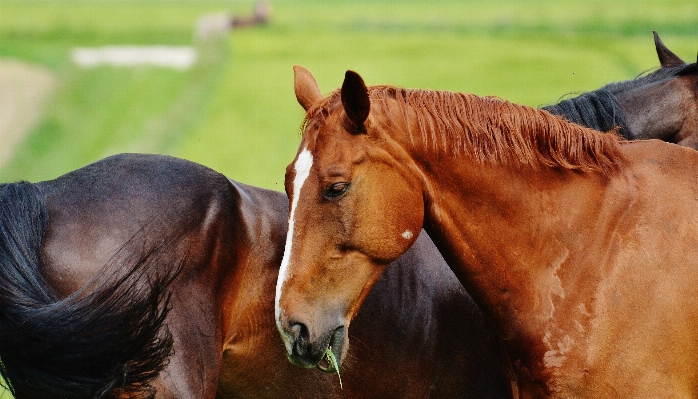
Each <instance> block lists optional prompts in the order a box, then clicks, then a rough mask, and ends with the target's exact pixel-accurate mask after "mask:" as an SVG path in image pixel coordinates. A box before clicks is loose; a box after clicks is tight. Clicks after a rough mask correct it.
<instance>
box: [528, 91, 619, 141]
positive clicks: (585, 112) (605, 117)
mask: <svg viewBox="0 0 698 399" xmlns="http://www.w3.org/2000/svg"><path fill="white" fill-rule="evenodd" d="M542 109H544V110H546V111H548V112H550V113H551V114H554V115H558V116H562V117H564V118H565V119H566V120H568V121H570V122H573V123H576V124H579V125H582V126H586V127H590V128H592V129H595V130H598V131H601V132H608V131H610V130H613V129H616V128H618V130H617V132H618V134H620V135H622V136H623V137H625V138H626V139H631V138H632V136H631V133H630V127H628V125H627V123H626V121H625V114H624V113H623V108H621V106H620V103H619V102H618V100H617V99H616V97H615V96H614V95H613V94H612V93H611V91H609V90H606V89H600V90H596V91H590V92H588V93H584V94H582V95H580V96H578V97H574V98H570V99H567V100H564V101H561V102H559V103H558V104H555V105H549V106H547V107H543V108H542Z"/></svg>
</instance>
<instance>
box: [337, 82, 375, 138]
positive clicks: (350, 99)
mask: <svg viewBox="0 0 698 399" xmlns="http://www.w3.org/2000/svg"><path fill="white" fill-rule="evenodd" d="M341 97H342V106H343V107H344V112H346V113H347V118H348V119H349V122H350V126H349V127H350V129H351V131H352V132H353V133H365V132H366V128H365V127H364V122H365V121H366V118H368V113H369V112H370V111H371V102H370V101H369V99H368V89H367V88H366V84H365V83H364V80H363V79H361V76H359V74H358V73H356V72H354V71H347V73H346V74H345V75H344V83H342V89H341Z"/></svg>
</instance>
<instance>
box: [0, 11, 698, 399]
mask: <svg viewBox="0 0 698 399" xmlns="http://www.w3.org/2000/svg"><path fill="white" fill-rule="evenodd" d="M252 6H253V2H252V1H213V0H212V1H193V0H187V1H179V2H175V1H164V0H163V1H156V0H143V1H135V0H126V1H118V2H115V1H49V0H43V1H32V2H27V1H24V0H17V1H8V0H0V57H5V58H14V59H19V60H22V61H25V62H30V63H35V64H40V65H43V66H46V67H49V68H51V69H52V70H53V71H54V72H55V73H56V74H57V76H58V79H59V84H58V88H57V89H56V90H55V92H54V93H53V96H52V98H51V101H50V103H49V104H48V105H47V107H46V110H45V114H44V115H43V117H42V118H41V121H40V122H39V123H38V125H37V126H36V127H35V128H34V129H33V130H32V131H31V132H30V134H29V135H28V136H27V138H26V140H25V141H24V142H23V143H22V144H21V145H20V146H19V147H18V148H17V150H16V152H15V154H14V157H13V158H12V159H11V160H10V162H9V163H7V164H6V165H5V166H4V167H3V168H2V169H1V170H0V181H10V180H16V179H27V180H31V181H36V180H43V179H50V178H54V177H56V176H58V175H60V174H62V173H65V172H68V171H70V170H73V169H75V168H78V167H80V166H83V165H85V164H87V163H90V162H93V161H95V160H98V159H100V158H103V157H105V156H107V155H110V154H114V153H118V152H126V151H131V152H156V153H166V154H171V155H175V156H179V157H183V158H187V159H190V160H193V161H196V162H199V163H202V164H205V165H208V166H211V167H213V168H214V169H217V170H219V171H221V172H223V173H225V174H226V175H228V176H229V177H231V178H233V179H236V180H239V181H242V182H245V183H249V184H253V185H258V186H263V187H267V188H272V189H277V190H282V182H283V175H284V169H285V166H286V165H287V164H288V162H289V161H291V159H292V158H293V155H294V154H295V152H296V149H297V145H298V142H299V135H298V126H299V124H300V121H301V118H302V115H303V114H302V111H301V108H300V106H298V105H297V103H296V101H295V98H294V95H293V76H292V65H293V64H301V65H304V66H305V67H307V68H309V69H310V70H311V71H312V72H313V73H314V74H315V76H316V78H317V81H318V83H319V85H320V87H321V89H322V91H324V92H329V91H331V90H333V89H335V88H336V87H338V86H339V85H340V84H341V80H342V77H343V74H344V71H345V70H346V69H354V70H356V71H358V72H359V73H361V74H362V76H363V77H364V79H365V80H366V82H367V83H368V84H386V83H387V84H396V85H400V86H404V87H422V88H432V89H448V90H455V91H465V92H472V93H476V94H480V95H497V96H499V97H502V98H506V99H508V100H511V101H515V102H519V103H524V104H528V105H531V106H540V105H544V104H549V103H554V102H556V101H558V100H559V99H560V98H561V97H562V96H563V95H565V94H567V93H575V92H582V91H588V90H593V89H596V88H598V87H600V86H602V85H603V84H605V83H608V82H610V81H617V80H625V79H630V78H633V77H635V76H637V75H638V74H640V73H641V72H643V71H645V70H647V69H650V68H652V67H656V66H657V65H658V61H657V59H656V54H655V52H654V46H653V42H652V30H657V31H658V32H659V33H660V34H661V35H662V38H663V40H664V42H665V43H666V44H667V45H668V46H669V48H671V49H672V50H673V51H674V52H676V53H677V54H678V55H680V56H681V57H683V58H684V59H685V60H686V61H689V62H692V61H695V58H696V50H697V49H698V3H696V2H695V0H663V1H649V0H618V1H614V2H611V1H608V0H591V1H585V2H580V1H576V0H557V1H555V2H551V1H546V0H518V1H514V0H511V1H505V0H468V1H463V0H443V1H416V0H413V1H396V0H392V1H391V0H384V1H376V0H370V1H369V0H366V1H358V0H354V1H348V0H330V1H328V0H296V1H291V0H286V1H281V0H280V1H274V2H273V6H274V13H273V15H272V20H271V23H270V24H269V25H267V26H262V27H255V28H251V29H246V30H239V31H235V32H233V33H231V34H230V35H228V36H226V37H225V38H224V39H223V40H221V41H220V42H217V43H214V44H212V45H211V46H209V47H208V49H207V50H206V52H205V54H204V55H203V61H202V62H201V63H199V65H197V66H196V67H195V68H193V69H191V70H188V71H184V72H181V71H174V70H167V69H161V68H154V67H138V68H111V67H100V68H96V69H92V70H82V69H79V68H77V67H76V66H74V65H72V64H71V62H70V58H69V53H70V50H71V49H72V48H73V47H76V46H101V45H108V44H142V45H148V44H169V45H188V44H191V42H192V30H193V27H194V24H195V21H196V20H197V18H198V17H199V16H200V15H202V14H204V13H211V12H219V11H229V12H235V13H249V11H250V10H251V9H252ZM1 141H2V138H1V137H0V145H2V143H1ZM0 397H1V396H0Z"/></svg>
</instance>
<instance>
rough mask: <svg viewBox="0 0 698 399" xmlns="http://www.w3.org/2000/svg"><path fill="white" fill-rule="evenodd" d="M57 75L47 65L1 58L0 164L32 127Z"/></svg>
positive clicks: (7, 158)
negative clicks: (45, 66)
mask: <svg viewBox="0 0 698 399" xmlns="http://www.w3.org/2000/svg"><path fill="white" fill-rule="evenodd" d="M55 85H56V77H55V76H54V73H53V72H51V71H50V70H49V69H47V68H44V67H41V66H36V65H32V64H26V63H23V62H20V61H15V60H9V59H5V60H0V167H2V166H3V165H4V164H5V163H7V162H8V161H9V160H10V158H11V157H12V151H13V150H14V148H15V147H16V146H17V144H19V143H20V142H22V139H23V138H24V136H25V135H26V134H27V133H29V131H30V130H31V129H32V127H34V124H35V123H36V122H37V121H38V119H39V116H40V115H41V110H42V109H43V105H44V103H45V100H46V98H47V97H48V95H49V93H50V92H51V91H52V89H53V88H54V87H55Z"/></svg>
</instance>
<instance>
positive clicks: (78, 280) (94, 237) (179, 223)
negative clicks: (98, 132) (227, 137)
mask: <svg viewBox="0 0 698 399" xmlns="http://www.w3.org/2000/svg"><path fill="white" fill-rule="evenodd" d="M38 187H39V188H40V190H41V191H42V192H43V194H44V198H45V202H46V206H47V208H48V211H49V223H48V228H47V231H46V235H45V240H44V246H43V252H42V254H41V257H42V274H43V275H44V276H45V278H46V280H47V281H48V283H49V285H50V286H51V287H52V288H53V289H54V290H55V292H56V295H57V296H58V297H65V296H67V295H70V294H71V293H73V292H75V291H76V290H78V289H80V288H81V287H83V286H84V285H85V284H88V283H89V282H91V281H94V280H95V279H96V280H108V279H111V278H113V277H114V276H118V275H121V274H123V273H125V272H126V271H127V270H126V269H127V268H128V267H129V265H130V264H131V263H132V262H130V260H131V259H132V258H133V257H134V256H136V257H137V256H140V255H141V254H143V253H152V252H155V253H156V254H155V256H156V257H157V261H155V262H151V264H150V265H149V267H150V268H151V269H152V270H146V271H145V274H146V275H147V276H149V277H148V278H150V279H152V278H157V276H159V275H162V274H166V273H171V272H172V270H173V269H176V268H181V271H179V276H178V277H177V278H176V279H175V280H174V281H173V282H172V283H171V285H170V287H169V290H170V291H171V292H172V296H171V303H170V305H171V306H170V311H169V313H168V315H167V319H166V322H165V324H166V325H167V328H168V330H169V332H170V333H171V334H172V337H173V339H174V347H175V348H176V352H175V354H174V356H173V357H172V358H171V359H170V361H169V365H168V366H167V367H166V368H165V369H164V370H163V371H162V372H161V373H160V376H159V377H158V379H157V380H156V381H155V383H154V386H155V388H156V389H157V392H158V395H159V396H161V397H195V396H196V397H206V398H211V397H213V396H214V395H215V391H216V381H217V379H218V370H219V368H220V353H221V345H222V342H221V341H222V336H221V335H222V334H221V330H220V328H219V318H220V312H221V306H220V295H219V292H218V290H219V289H220V287H221V284H222V283H221V281H220V279H221V278H222V274H221V273H220V270H221V269H223V268H224V267H225V266H226V265H228V264H229V263H231V262H232V259H234V257H235V255H236V254H235V251H237V250H238V249H239V247H240V246H242V245H245V242H244V240H240V239H238V237H239V236H240V235H241V234H243V232H244V225H242V224H241V223H239V222H238V221H239V220H241V217H240V215H239V214H238V208H237V206H236V205H237V204H238V202H239V196H238V195H237V192H236V191H235V190H234V189H232V186H231V185H230V183H229V182H228V180H227V179H226V178H225V177H224V176H222V175H220V174H219V173H217V172H214V171H213V170H211V169H208V168H206V167H204V166H201V165H198V164H195V163H192V162H188V161H184V160H181V159H176V158H171V157H166V156H157V155H144V154H121V155H116V156H112V157H109V158H106V159H104V160H101V161H98V162H96V163H93V164H91V165H88V166H86V167H84V168H81V169H78V170H75V171H73V172H70V173H68V174H66V175H63V176H61V177H59V178H57V179H55V180H51V181H46V182H41V183H39V184H38ZM231 220H232V221H234V222H235V223H231ZM223 241H227V242H228V243H230V245H223ZM236 244H239V245H236ZM190 370H204V372H203V373H202V374H203V375H198V374H197V373H191V372H190ZM192 395H194V396H192Z"/></svg>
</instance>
